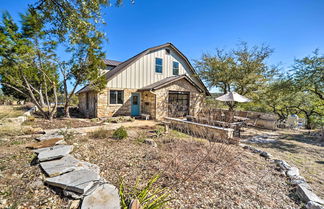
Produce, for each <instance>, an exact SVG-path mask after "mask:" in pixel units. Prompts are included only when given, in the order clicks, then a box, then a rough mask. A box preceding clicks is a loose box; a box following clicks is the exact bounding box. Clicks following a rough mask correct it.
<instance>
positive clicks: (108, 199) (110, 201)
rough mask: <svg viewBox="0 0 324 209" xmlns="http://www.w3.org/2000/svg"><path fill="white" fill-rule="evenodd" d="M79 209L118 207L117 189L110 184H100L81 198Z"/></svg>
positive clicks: (111, 208)
mask: <svg viewBox="0 0 324 209" xmlns="http://www.w3.org/2000/svg"><path fill="white" fill-rule="evenodd" d="M81 209H120V199H119V195H118V189H117V188H116V187H115V186H113V185H111V184H103V185H100V186H99V187H98V188H97V189H96V190H95V191H94V192H93V193H92V194H90V195H88V196H86V197H85V198H84V199H83V201H82V206H81Z"/></svg>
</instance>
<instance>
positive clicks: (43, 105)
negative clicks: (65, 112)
mask: <svg viewBox="0 0 324 209" xmlns="http://www.w3.org/2000/svg"><path fill="white" fill-rule="evenodd" d="M39 100H40V101H39V102H40V105H41V106H42V107H45V106H46V105H45V101H44V96H43V92H42V89H41V88H40V89H39Z"/></svg>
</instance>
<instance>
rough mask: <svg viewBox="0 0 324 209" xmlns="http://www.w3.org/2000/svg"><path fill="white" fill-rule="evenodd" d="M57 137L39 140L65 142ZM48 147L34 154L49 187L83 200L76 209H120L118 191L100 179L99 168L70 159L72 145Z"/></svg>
mask: <svg viewBox="0 0 324 209" xmlns="http://www.w3.org/2000/svg"><path fill="white" fill-rule="evenodd" d="M58 133H59V132H58V131H56V132H55V131H52V132H50V133H47V134H45V135H43V136H41V137H38V138H37V139H36V140H38V141H40V142H39V143H42V145H43V144H44V142H46V141H47V140H54V139H57V140H64V137H63V136H62V135H60V134H58ZM45 144H46V143H45ZM49 145H50V147H43V148H40V149H34V150H33V151H34V152H35V153H36V154H37V155H38V156H37V159H38V162H39V165H40V167H41V168H42V170H43V171H44V172H45V174H46V175H47V176H48V178H46V179H45V183H46V184H47V185H50V186H52V187H57V188H60V189H62V190H63V194H64V195H66V196H68V197H71V198H73V199H80V200H81V201H82V203H81V205H80V204H78V205H77V206H76V208H82V209H120V199H119V195H118V189H117V188H116V187H115V186H114V185H112V184H109V183H108V182H107V181H106V180H105V179H104V178H102V177H101V176H100V168H99V166H97V165H94V164H91V163H88V162H84V161H80V160H78V159H76V158H74V157H73V156H72V155H70V152H72V150H73V146H72V145H62V144H60V145H54V146H53V143H49ZM36 147H37V146H36Z"/></svg>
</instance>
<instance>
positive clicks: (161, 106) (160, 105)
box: [154, 79, 204, 120]
mask: <svg viewBox="0 0 324 209" xmlns="http://www.w3.org/2000/svg"><path fill="white" fill-rule="evenodd" d="M169 91H187V92H190V101H189V102H190V103H189V114H190V115H196V114H197V112H198V111H199V110H200V108H201V105H202V103H203V101H204V94H203V93H200V92H199V91H198V90H197V89H196V88H195V87H194V86H193V85H192V84H191V83H189V82H188V81H187V80H185V79H181V80H179V81H176V82H174V83H172V84H170V85H168V86H166V87H164V88H162V89H159V90H156V91H155V92H154V93H155V94H156V119H158V120H161V119H163V118H164V117H167V116H168V103H169V101H168V98H169Z"/></svg>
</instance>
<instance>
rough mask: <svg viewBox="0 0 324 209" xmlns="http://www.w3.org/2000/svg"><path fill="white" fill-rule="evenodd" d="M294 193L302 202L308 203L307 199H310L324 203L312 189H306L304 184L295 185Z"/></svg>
mask: <svg viewBox="0 0 324 209" xmlns="http://www.w3.org/2000/svg"><path fill="white" fill-rule="evenodd" d="M296 194H297V196H298V197H299V198H300V199H301V200H302V201H303V202H307V203H308V202H309V201H312V202H315V203H319V204H324V201H323V200H322V199H320V198H319V197H318V196H317V195H316V194H314V193H313V192H312V191H310V190H309V189H307V187H306V186H305V185H304V184H298V185H297V189H296Z"/></svg>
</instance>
